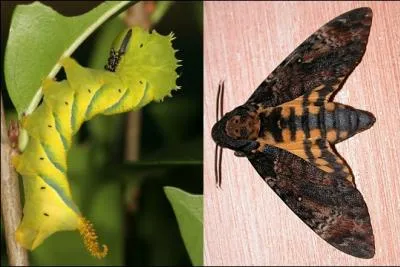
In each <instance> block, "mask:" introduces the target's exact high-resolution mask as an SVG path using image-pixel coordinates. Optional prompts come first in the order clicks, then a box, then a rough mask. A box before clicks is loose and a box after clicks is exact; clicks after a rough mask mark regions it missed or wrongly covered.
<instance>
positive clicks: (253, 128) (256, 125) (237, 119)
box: [225, 113, 260, 140]
mask: <svg viewBox="0 0 400 267" xmlns="http://www.w3.org/2000/svg"><path fill="white" fill-rule="evenodd" d="M225 131H226V134H227V135H228V136H230V137H232V138H234V139H241V140H255V139H256V138H257V137H258V134H259V132H260V119H259V118H258V117H257V115H256V113H248V114H245V115H235V116H233V117H232V118H230V119H229V120H228V121H227V122H226V126H225Z"/></svg>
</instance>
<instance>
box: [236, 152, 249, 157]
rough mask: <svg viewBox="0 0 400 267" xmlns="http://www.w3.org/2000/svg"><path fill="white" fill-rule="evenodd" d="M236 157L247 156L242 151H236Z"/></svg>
mask: <svg viewBox="0 0 400 267" xmlns="http://www.w3.org/2000/svg"><path fill="white" fill-rule="evenodd" d="M233 154H234V155H235V156H236V157H246V154H245V153H244V152H241V151H235V153H233Z"/></svg>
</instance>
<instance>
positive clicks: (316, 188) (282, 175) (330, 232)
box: [248, 147, 375, 258]
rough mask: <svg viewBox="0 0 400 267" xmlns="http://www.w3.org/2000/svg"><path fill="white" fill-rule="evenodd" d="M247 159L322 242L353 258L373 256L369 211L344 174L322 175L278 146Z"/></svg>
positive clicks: (312, 166) (322, 173)
mask: <svg viewBox="0 0 400 267" xmlns="http://www.w3.org/2000/svg"><path fill="white" fill-rule="evenodd" d="M248 158H249V160H250V162H251V164H252V165H253V166H254V168H255V169H256V170H257V172H258V173H259V174H260V175H261V177H262V178H263V179H264V180H265V181H266V183H267V184H268V185H269V186H270V187H271V188H272V189H273V190H274V191H275V193H276V194H277V195H278V196H279V197H280V198H281V199H282V200H283V201H284V202H285V203H286V205H287V206H288V207H289V208H290V209H291V210H292V211H293V212H294V213H295V214H296V215H297V216H298V217H299V218H300V219H301V220H302V221H303V222H305V223H306V224H307V225H308V226H309V227H310V228H311V229H312V230H313V231H314V232H315V233H317V234H318V235H319V236H320V237H321V238H322V239H324V240H325V241H327V242H328V243H329V244H331V245H332V246H334V247H335V248H337V249H339V250H341V251H343V252H345V253H347V254H350V255H353V256H355V257H360V258H372V257H373V256H374V254H375V244H374V236H373V231H372V227H371V221H370V216H369V213H368V208H367V206H366V204H365V201H364V199H363V197H362V195H361V193H360V192H359V191H358V190H357V189H356V188H355V186H354V184H353V183H352V182H350V181H349V180H347V179H346V174H345V173H343V172H340V171H335V172H332V173H328V172H324V171H322V170H321V169H320V168H318V167H316V166H315V165H313V164H311V163H310V162H308V161H306V160H304V159H302V158H300V157H298V156H297V155H295V154H292V153H290V152H288V151H286V150H284V149H280V148H277V147H268V148H267V150H266V151H265V153H261V152H256V153H255V154H252V155H251V156H249V157H248Z"/></svg>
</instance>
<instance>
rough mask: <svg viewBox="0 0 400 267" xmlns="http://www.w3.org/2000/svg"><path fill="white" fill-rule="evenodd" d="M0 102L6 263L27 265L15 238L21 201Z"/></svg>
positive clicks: (25, 253) (25, 254) (0, 99)
mask: <svg viewBox="0 0 400 267" xmlns="http://www.w3.org/2000/svg"><path fill="white" fill-rule="evenodd" d="M0 102H1V213H2V218H3V223H4V232H5V237H6V245H7V254H8V263H9V265H10V266H28V265H29V261H28V252H27V251H26V250H25V249H24V248H22V247H21V246H20V245H19V244H18V243H17V241H16V239H15V230H16V229H17V227H18V225H19V223H20V222H21V215H22V211H21V201H20V194H19V184H18V176H17V173H16V172H15V169H14V168H13V166H12V165H11V156H12V153H13V149H12V148H11V146H10V142H9V140H8V134H7V126H6V120H5V114H4V107H3V97H2V96H1V98H0Z"/></svg>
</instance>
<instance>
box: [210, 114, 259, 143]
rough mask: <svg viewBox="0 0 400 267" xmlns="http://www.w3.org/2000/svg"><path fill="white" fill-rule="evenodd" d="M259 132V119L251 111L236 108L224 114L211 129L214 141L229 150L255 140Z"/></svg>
mask: <svg viewBox="0 0 400 267" xmlns="http://www.w3.org/2000/svg"><path fill="white" fill-rule="evenodd" d="M259 132H260V119H259V118H258V116H257V114H256V113H255V112H253V111H249V110H248V109H246V108H243V107H238V108H236V109H234V110H233V111H231V112H229V113H227V114H225V116H224V117H222V119H221V120H219V121H218V122H217V123H216V124H215V125H214V127H213V129H212V137H213V139H214V141H215V142H216V143H217V144H218V145H220V146H222V147H227V148H231V149H240V148H241V147H243V146H245V145H247V144H248V143H249V142H252V141H254V140H256V139H257V137H258V134H259Z"/></svg>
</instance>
